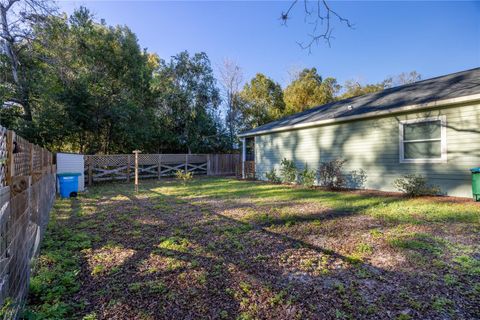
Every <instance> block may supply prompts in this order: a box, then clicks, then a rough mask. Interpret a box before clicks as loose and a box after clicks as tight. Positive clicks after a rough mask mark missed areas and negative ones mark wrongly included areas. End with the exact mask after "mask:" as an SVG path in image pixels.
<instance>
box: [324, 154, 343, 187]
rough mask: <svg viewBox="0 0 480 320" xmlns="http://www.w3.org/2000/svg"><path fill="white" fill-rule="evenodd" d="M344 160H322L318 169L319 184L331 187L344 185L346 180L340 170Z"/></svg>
mask: <svg viewBox="0 0 480 320" xmlns="http://www.w3.org/2000/svg"><path fill="white" fill-rule="evenodd" d="M345 162H346V160H343V159H334V160H331V161H327V162H322V163H321V164H320V170H319V177H320V184H321V185H322V186H325V187H327V188H331V189H339V188H343V187H345V184H346V182H347V180H346V178H345V175H344V174H343V172H342V167H343V165H344V164H345Z"/></svg>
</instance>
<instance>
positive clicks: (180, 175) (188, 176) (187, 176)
mask: <svg viewBox="0 0 480 320" xmlns="http://www.w3.org/2000/svg"><path fill="white" fill-rule="evenodd" d="M175 177H176V178H177V179H179V180H182V183H183V184H184V185H185V184H187V182H189V181H190V180H192V179H193V172H191V171H188V172H186V171H184V170H177V171H176V172H175Z"/></svg>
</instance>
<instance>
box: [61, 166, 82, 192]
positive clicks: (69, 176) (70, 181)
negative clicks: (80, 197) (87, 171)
mask: <svg viewBox="0 0 480 320" xmlns="http://www.w3.org/2000/svg"><path fill="white" fill-rule="evenodd" d="M80 175H81V173H74V172H66V173H58V174H57V178H58V184H59V187H60V197H62V198H70V197H76V196H77V193H78V177H79V176H80Z"/></svg>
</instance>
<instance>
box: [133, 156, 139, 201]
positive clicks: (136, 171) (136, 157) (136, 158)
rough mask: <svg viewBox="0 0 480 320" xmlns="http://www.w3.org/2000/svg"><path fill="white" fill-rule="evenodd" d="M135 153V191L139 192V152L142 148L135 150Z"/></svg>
mask: <svg viewBox="0 0 480 320" xmlns="http://www.w3.org/2000/svg"><path fill="white" fill-rule="evenodd" d="M133 153H134V154H135V192H138V154H139V153H140V150H135V151H133Z"/></svg>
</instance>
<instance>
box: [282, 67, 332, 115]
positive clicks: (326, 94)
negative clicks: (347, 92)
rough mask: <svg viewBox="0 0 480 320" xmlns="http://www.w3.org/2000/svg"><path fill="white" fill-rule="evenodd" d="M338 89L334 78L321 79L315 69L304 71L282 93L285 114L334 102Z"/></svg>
mask: <svg viewBox="0 0 480 320" xmlns="http://www.w3.org/2000/svg"><path fill="white" fill-rule="evenodd" d="M339 89H340V86H339V85H338V84H337V80H336V79H334V78H326V79H324V80H323V79H322V76H321V75H319V74H318V73H317V69H316V68H311V69H304V70H303V71H302V72H300V73H299V74H298V76H297V77H296V79H294V80H293V81H292V82H291V83H290V84H289V85H288V86H287V87H286V88H285V91H284V99H285V114H293V113H297V112H301V111H305V110H307V109H309V108H312V107H314V106H318V105H322V104H325V103H328V102H332V101H334V100H335V95H336V93H337V91H338V90H339Z"/></svg>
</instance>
